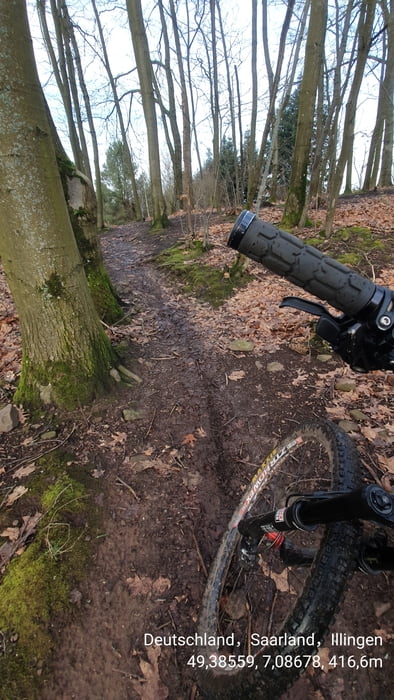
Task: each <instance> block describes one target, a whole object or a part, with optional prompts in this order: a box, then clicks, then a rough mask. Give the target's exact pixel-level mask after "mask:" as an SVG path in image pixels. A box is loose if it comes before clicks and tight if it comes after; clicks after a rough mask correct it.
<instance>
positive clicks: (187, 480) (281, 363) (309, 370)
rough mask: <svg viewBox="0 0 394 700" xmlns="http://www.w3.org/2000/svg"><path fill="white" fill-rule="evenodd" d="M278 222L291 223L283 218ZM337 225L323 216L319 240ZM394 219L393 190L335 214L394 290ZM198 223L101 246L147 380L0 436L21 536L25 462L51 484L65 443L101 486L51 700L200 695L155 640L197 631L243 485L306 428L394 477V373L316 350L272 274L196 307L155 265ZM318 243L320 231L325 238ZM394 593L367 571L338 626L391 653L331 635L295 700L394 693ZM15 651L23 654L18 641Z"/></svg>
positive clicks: (366, 266) (6, 491)
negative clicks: (334, 433)
mask: <svg viewBox="0 0 394 700" xmlns="http://www.w3.org/2000/svg"><path fill="white" fill-rule="evenodd" d="M262 214H263V217H264V218H268V219H269V220H271V221H273V222H276V221H279V220H280V215H281V211H280V209H279V208H276V207H273V208H269V209H267V210H264V211H263V212H262ZM322 216H323V215H322V212H315V221H316V224H315V228H316V231H317V229H318V223H317V222H318V220H319V218H320V220H321V218H322ZM233 220H234V219H232V220H230V219H228V218H226V217H224V216H223V217H219V216H212V217H211V220H210V230H211V241H212V243H213V248H212V249H211V250H210V252H209V253H207V254H206V255H205V260H206V262H207V264H211V265H215V266H220V267H222V268H223V270H226V269H227V267H228V266H231V264H232V261H233V259H234V252H233V251H230V250H228V249H227V248H226V245H225V241H226V237H227V234H228V232H229V230H230V229H231V226H232V221H233ZM393 221H394V196H392V195H390V194H387V195H384V196H383V195H382V196H379V195H376V196H370V197H360V198H357V197H354V198H352V199H351V200H343V201H342V203H341V205H340V207H339V209H338V212H337V217H336V226H337V227H340V226H347V227H348V226H366V225H367V226H372V225H373V223H372V222H374V225H375V229H374V236H375V239H379V240H381V241H382V242H383V243H382V246H380V247H379V246H378V247H376V246H373V245H372V246H370V247H369V249H368V250H367V251H366V252H365V254H364V253H363V255H362V260H360V269H362V270H363V271H364V272H366V273H367V274H369V275H370V276H371V275H372V274H373V275H374V276H375V278H376V281H378V282H380V283H384V284H386V285H388V286H392V287H394V266H393V259H392V245H393V237H394V229H393ZM201 223H203V221H202V217H201ZM183 225H184V220H183V218H182V217H181V216H178V217H173V218H172V219H171V225H170V227H169V229H168V230H166V231H164V232H163V233H160V234H151V233H149V224H148V223H130V224H126V225H123V226H119V227H117V228H115V229H113V230H111V231H109V232H107V233H105V234H104V235H103V236H102V237H101V242H102V248H103V254H104V257H105V261H106V265H107V269H108V271H109V273H110V275H111V278H112V280H113V282H114V284H115V286H116V288H117V290H118V292H119V294H120V296H121V298H122V300H123V303H124V305H125V309H126V313H127V316H126V320H125V322H124V323H123V324H122V325H121V324H119V325H117V326H114V327H112V328H110V329H107V330H108V333H109V335H110V337H111V339H112V340H113V342H114V343H117V344H120V345H121V346H122V348H123V352H124V357H123V360H122V362H123V364H124V365H125V366H126V367H127V368H128V369H129V370H131V371H132V372H133V373H134V375H135V377H136V379H135V381H134V382H132V384H133V385H132V386H127V385H124V384H122V385H121V384H119V385H117V386H116V388H115V390H114V392H113V394H112V395H111V396H109V397H106V398H105V399H102V400H98V401H97V402H95V404H94V405H93V406H90V407H81V408H80V409H79V410H78V411H76V412H74V413H73V414H72V415H69V416H67V417H66V418H62V420H61V421H59V415H57V414H56V413H55V414H50V415H49V416H45V417H43V418H42V420H41V421H38V422H37V421H36V422H35V423H34V424H32V423H31V421H30V420H29V418H28V417H26V416H25V417H24V421H25V422H24V423H22V424H21V425H20V426H19V427H17V428H15V429H14V430H13V431H12V432H10V433H8V434H7V435H3V436H2V438H1V439H2V446H1V452H0V456H1V464H0V514H1V511H3V515H4V513H6V518H7V519H8V521H9V522H8V523H6V524H8V525H9V526H10V527H12V526H13V527H14V528H15V526H16V527H18V522H19V523H20V522H21V521H20V518H21V515H22V514H23V513H24V515H29V513H28V512H27V511H26V508H27V507H28V506H27V505H26V506H25V511H24V510H23V503H24V499H25V498H26V492H25V493H21V492H20V491H19V493H18V494H17V495H16V497H15V499H14V501H13V500H12V496H11V495H12V493H14V492H15V488H18V486H20V485H24V486H25V488H26V489H28V488H29V479H30V478H31V476H32V475H31V474H30V475H29V474H28V473H23V471H22V472H21V471H20V467H21V465H26V463H27V464H29V465H30V466H31V471H34V468H35V467H34V465H35V464H38V462H37V457H38V456H39V454H42V453H44V452H46V451H48V450H50V449H52V448H59V449H60V448H61V449H67V452H68V453H70V454H72V455H73V461H74V464H77V465H78V467H79V468H80V469H81V470H83V471H84V472H85V473H86V475H87V477H88V479H90V480H91V482H92V484H93V483H94V487H95V488H94V494H95V496H94V498H95V500H96V503H97V504H98V506H99V508H100V511H101V523H100V536H99V538H98V539H97V542H98V544H97V546H96V547H95V550H94V555H93V558H92V562H91V567H90V570H89V573H88V575H87V577H86V578H85V580H83V581H80V582H79V583H78V588H77V590H74V591H73V592H72V601H73V605H72V607H71V609H70V610H69V611H68V612H66V613H64V614H63V615H62V616H60V617H59V616H57V617H55V618H54V619H53V620H52V622H51V636H52V639H53V645H54V648H53V653H52V656H51V657H50V659H49V660H45V663H40V664H37V660H35V662H34V663H33V662H32V667H31V674H32V676H35V675H37V674H39V675H40V677H41V681H42V685H41V689H40V691H39V693H38V695H37V697H39V698H40V699H42V700H55V699H56V700H71V699H72V698H76V699H78V700H96V699H97V700H99V699H100V700H101V698H106V700H139V699H142V700H162V699H163V700H164V699H165V698H169V700H192V699H194V698H199V697H200V694H199V691H198V688H197V686H196V683H195V679H194V675H193V669H192V667H191V666H190V665H189V664H188V660H189V659H190V657H191V656H192V653H193V648H192V647H182V646H175V645H173V646H171V647H168V646H161V647H153V646H148V645H146V644H145V643H144V639H145V641H146V638H144V635H145V634H150V635H153V636H156V635H164V634H165V635H177V636H178V637H179V636H180V635H188V634H190V635H193V634H194V633H195V629H196V620H197V616H198V611H199V605H200V602H201V597H202V593H203V590H204V585H205V581H206V576H207V570H208V569H209V566H210V563H211V561H212V558H213V556H214V554H215V551H216V549H217V546H218V543H219V541H220V537H221V534H222V532H223V530H224V528H225V526H226V524H227V522H228V520H229V517H230V515H231V512H232V510H233V509H234V507H235V505H236V504H237V502H238V500H239V495H240V489H241V488H242V486H243V485H244V484H246V483H247V481H248V479H250V477H251V475H252V474H253V473H254V471H255V470H256V467H257V466H258V465H259V463H260V462H261V460H262V458H263V457H264V455H266V454H267V453H268V452H269V451H270V450H271V449H272V448H273V446H274V445H275V442H276V441H277V440H278V438H279V437H280V436H284V435H285V434H286V433H288V432H290V431H291V430H292V429H293V427H294V425H295V424H298V423H299V422H302V421H303V419H305V418H306V417H311V416H315V417H327V418H330V419H332V420H334V421H337V422H339V421H344V422H343V423H342V425H344V426H345V428H346V429H347V430H348V431H350V432H351V435H352V437H354V439H355V440H356V442H357V445H358V447H359V449H360V451H361V454H362V458H363V461H364V464H365V468H366V471H367V473H368V475H369V477H371V478H373V479H374V480H376V481H377V482H380V483H382V481H383V482H384V483H385V484H386V485H387V480H390V479H391V476H390V474H392V473H393V472H394V464H393V447H394V420H393V412H392V410H393V405H392V395H393V385H394V384H393V377H392V375H389V373H384V372H373V373H371V374H370V375H368V376H364V375H355V374H354V373H352V372H351V371H350V370H349V369H348V368H347V367H345V366H344V365H343V364H342V363H341V361H340V360H339V359H338V358H337V357H333V356H332V355H330V353H328V352H327V349H324V348H323V349H322V348H319V347H317V348H316V347H315V344H314V340H313V332H312V329H311V324H310V317H308V316H306V315H305V314H301V313H299V312H296V311H294V310H291V309H279V308H278V305H279V303H280V301H281V299H282V297H283V296H285V295H286V294H298V290H297V289H294V288H290V285H289V283H288V282H286V281H285V280H283V279H279V278H277V277H274V276H273V275H271V274H270V273H268V272H266V271H265V270H264V269H263V268H262V267H258V266H257V265H254V264H253V265H251V267H250V273H251V275H252V280H251V281H250V283H249V284H248V286H247V287H245V288H242V289H240V290H238V291H237V292H236V293H235V294H234V295H233V296H232V297H230V298H229V299H228V300H227V301H226V302H225V303H224V304H223V305H221V306H220V307H219V308H216V309H214V308H212V307H211V306H210V305H209V304H208V303H207V302H205V301H203V300H201V299H196V298H195V297H192V296H189V295H185V293H184V290H183V287H182V283H181V281H178V280H175V279H174V278H173V277H171V275H170V274H169V273H168V272H167V271H165V270H164V269H163V268H160V267H159V266H158V264H157V262H156V261H155V255H156V254H157V253H158V252H159V251H160V250H163V249H165V248H167V247H168V246H169V245H171V244H173V243H175V242H177V241H179V240H180V239H182V238H183V236H184V229H183ZM301 233H302V236H303V237H305V236H306V237H309V238H310V237H312V236H313V235H315V234H314V230H313V228H312V230H311V229H308V231H306V230H305V231H303V232H301ZM329 245H330V246H332V245H333V246H334V249H333V250H330V252H335V253H336V254H338V253H344V252H345V253H346V252H348V250H347V247H348V246H351V241H349V240H346V236H342V237H340V238H338V239H333V241H331V242H330V243H329ZM358 247H359V248H360V246H358ZM1 289H2V292H1V298H0V304H1V307H0V311H1V318H2V324H1V326H0V327H1V329H2V341H3V348H4V352H3V358H2V367H1V369H2V377H3V384H2V392H3V394H4V399H5V400H4V401H3V403H6V400H7V398H9V397H10V396H11V395H12V394H11V391H12V389H13V388H14V385H15V381H16V378H17V375H18V367H19V364H18V363H19V362H20V341H19V336H18V321H17V317H16V314H15V311H14V309H13V306H12V302H11V299H10V297H9V296H8V293H7V290H6V287H5V284H4V281H3V283H2V288H1ZM239 339H243V340H248V341H251V342H252V343H253V350H250V351H249V352H239V351H238V352H237V351H235V350H232V349H230V344H231V342H232V341H234V340H239ZM345 389H346V390H345ZM124 411H126V413H124ZM127 411H128V412H127ZM51 430H53V433H52V434H51V433H48V431H51ZM43 434H44V436H46V437H44V441H41V442H40V436H42V435H43ZM17 468H18V470H19V471H18V473H19V476H18V478H15V476H16V469H17ZM18 495H19V498H18ZM10 496H11V500H10ZM25 503H26V504H27V503H28V501H27V500H26V501H25ZM17 505H18V509H19V510H16V506H17ZM18 518H19V521H18ZM2 522H3V528H4V523H5V521H4V518H3V521H2ZM0 529H1V528H0ZM2 536H3V539H0V545H1V543H2V542H4V541H7V533H6V530H4V529H3V532H2V533H1V532H0V538H1V537H2ZM21 549H23V547H22V548H21ZM19 554H21V552H19ZM21 556H23V554H22V555H21ZM392 584H393V578H392V576H390V575H386V574H379V575H377V576H366V575H365V574H362V573H356V574H355V575H354V577H353V579H352V582H351V584H350V586H349V589H348V591H347V593H346V597H345V600H344V603H343V605H342V607H341V610H340V612H339V614H338V615H337V618H336V620H335V623H334V626H333V631H337V632H342V633H345V634H347V635H356V636H358V637H359V638H360V639H361V640H362V639H365V638H366V637H367V636H368V635H378V636H379V637H381V639H382V646H369V647H366V648H364V649H361V648H357V647H356V648H355V647H354V646H352V645H351V646H346V645H345V646H339V647H336V648H335V649H334V648H332V647H331V646H330V641H329V640H328V641H327V643H326V646H325V647H324V649H322V650H321V652H320V653H321V655H322V658H325V659H328V658H329V657H330V656H332V655H333V654H334V653H336V654H337V655H339V656H340V655H342V658H343V659H344V661H342V662H341V663H340V664H339V665H338V666H337V667H336V668H333V667H328V665H327V664H326V666H325V669H324V671H321V670H316V669H310V670H308V671H307V672H306V673H305V674H304V675H303V676H302V677H301V679H300V680H298V681H297V683H296V684H295V685H294V686H293V688H291V690H289V691H288V693H287V694H286V695H285V696H283V699H286V700H298V698H300V699H301V698H302V699H306V700H308V699H309V698H310V699H312V698H313V699H315V700H323V699H324V700H331V699H332V700H334V698H335V700H341V699H342V700H356V699H357V700H378V699H382V698H388V697H391V694H392V687H393V682H394V670H393V668H394V667H393V664H392V654H393V648H394V633H393V629H394V627H393V622H394V604H393V602H392V599H393V588H392ZM0 591H1V587H0ZM26 596H27V597H28V596H29V592H28V591H27V592H26ZM0 632H1V630H0ZM4 639H5V638H4ZM4 639H3V644H5V641H4ZM7 643H8V640H7ZM11 643H14V644H15V645H16V647H17V645H18V641H17V634H16V636H14V639H13V640H11ZM0 647H1V637H0ZM0 655H1V648H0ZM363 655H367V656H368V657H369V658H372V657H373V658H375V659H379V660H380V661H379V662H376V664H375V662H374V664H375V665H376V666H377V667H376V668H375V667H374V664H372V663H371V667H370V668H353V667H352V665H353V661H351V662H350V663H349V659H350V658H351V659H352V660H354V659H356V660H357V662H358V661H359V660H360V658H361V656H363ZM341 666H344V668H342V667H341ZM380 666H381V667H380ZM32 693H33V691H32ZM0 697H2V698H3V696H2V695H1V691H0ZM26 697H27V696H26ZM31 697H33V694H32V695H31ZM34 697H35V696H34ZM7 700H17V699H16V697H15V699H14V698H11V697H7ZM18 700H19V698H18Z"/></svg>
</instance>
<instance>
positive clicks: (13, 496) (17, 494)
mask: <svg viewBox="0 0 394 700" xmlns="http://www.w3.org/2000/svg"><path fill="white" fill-rule="evenodd" d="M26 491H27V488H26V487H25V486H17V487H16V488H14V490H13V491H11V493H10V495H9V496H8V498H7V500H6V502H5V504H6V506H12V505H13V504H14V503H15V501H17V500H18V498H21V496H23V494H24V493H26Z"/></svg>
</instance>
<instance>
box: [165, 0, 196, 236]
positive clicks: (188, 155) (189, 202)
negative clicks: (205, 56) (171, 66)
mask: <svg viewBox="0 0 394 700" xmlns="http://www.w3.org/2000/svg"><path fill="white" fill-rule="evenodd" d="M170 14H171V21H172V30H173V33H174V39H175V51H176V57H177V62H178V71H179V80H180V84H181V109H182V150H183V177H182V184H183V192H182V195H183V196H184V200H183V201H184V202H185V204H186V211H187V234H188V238H189V240H190V241H191V240H192V239H193V238H194V231H193V225H192V216H191V210H192V208H193V175H192V144H191V128H190V112H189V100H188V96H187V89H186V76H185V71H184V68H183V59H182V51H181V44H180V39H179V30H178V24H177V18H176V10H175V5H174V2H173V0H170ZM174 117H175V114H174Z"/></svg>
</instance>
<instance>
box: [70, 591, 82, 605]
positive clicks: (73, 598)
mask: <svg viewBox="0 0 394 700" xmlns="http://www.w3.org/2000/svg"><path fill="white" fill-rule="evenodd" d="M81 600H82V593H81V591H79V590H78V589H77V588H73V590H72V591H71V593H70V596H69V601H70V603H72V604H73V605H77V606H78V607H79V606H80V605H81Z"/></svg>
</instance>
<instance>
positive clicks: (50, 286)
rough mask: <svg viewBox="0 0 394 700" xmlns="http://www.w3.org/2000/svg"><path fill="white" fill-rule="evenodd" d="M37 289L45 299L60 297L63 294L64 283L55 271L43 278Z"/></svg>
mask: <svg viewBox="0 0 394 700" xmlns="http://www.w3.org/2000/svg"><path fill="white" fill-rule="evenodd" d="M39 291H40V292H41V294H42V295H43V296H44V297H45V298H46V299H61V297H62V296H63V294H64V283H63V280H62V278H61V277H60V276H59V275H58V274H57V272H52V274H51V275H50V276H49V277H48V279H47V280H45V282H44V284H43V285H42V287H40V289H39Z"/></svg>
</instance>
